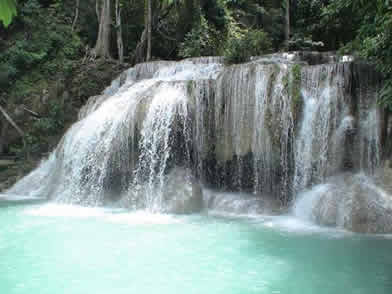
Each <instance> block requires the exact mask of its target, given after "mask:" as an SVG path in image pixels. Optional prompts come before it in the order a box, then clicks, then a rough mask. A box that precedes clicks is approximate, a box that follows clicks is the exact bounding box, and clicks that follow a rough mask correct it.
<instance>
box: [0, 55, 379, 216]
mask: <svg viewBox="0 0 392 294" xmlns="http://www.w3.org/2000/svg"><path fill="white" fill-rule="evenodd" d="M293 56H294V55H293ZM293 56H292V55H287V54H286V55H284V54H283V55H272V56H266V57H262V58H254V60H253V61H251V62H249V63H245V64H240V65H232V66H226V65H224V63H223V59H222V58H221V57H206V58H191V59H186V60H183V61H179V62H174V61H154V62H149V63H143V64H139V65H136V66H134V67H132V68H130V69H128V70H126V71H125V72H123V73H122V74H121V75H120V76H119V77H118V78H117V79H115V80H114V81H113V82H112V83H111V85H110V86H109V87H108V88H106V89H105V91H103V93H102V94H101V95H98V96H95V97H91V98H90V99H89V100H88V101H87V103H86V104H85V105H84V106H83V107H82V109H81V110H80V113H79V119H78V121H77V122H76V123H75V124H74V125H72V127H71V128H70V129H69V130H68V131H67V133H66V134H65V135H64V137H63V138H62V140H61V142H60V143H59V145H58V146H57V147H56V149H55V150H54V151H53V152H52V153H51V155H50V156H49V158H48V159H46V160H44V161H43V162H42V163H41V165H40V166H39V167H38V168H37V169H36V170H34V171H33V172H32V173H30V174H29V175H27V176H26V177H25V178H23V179H22V180H20V181H19V182H18V183H17V184H15V185H14V187H12V188H11V189H10V190H9V191H7V193H11V194H21V195H30V196H40V197H44V198H48V199H52V200H54V201H59V202H65V203H78V204H83V205H90V206H97V205H98V206H99V205H106V204H111V205H121V206H125V207H131V208H134V209H148V210H150V211H153V212H157V211H160V212H162V211H163V212H178V211H180V212H182V213H185V212H192V211H194V209H200V208H201V206H202V205H201V202H200V201H201V199H202V197H201V196H200V195H201V185H204V186H205V187H208V188H211V189H216V190H220V191H223V192H222V193H223V194H220V195H233V194H231V192H241V195H245V194H246V193H250V194H253V195H252V196H251V197H250V198H249V199H250V200H249V201H248V203H261V202H260V201H258V200H257V199H267V198H268V199H276V201H277V202H279V203H280V204H281V205H287V204H288V203H289V202H290V201H291V199H292V198H294V197H297V195H298V198H301V199H303V197H300V195H301V192H303V191H307V189H309V188H310V187H312V186H314V185H317V184H325V183H326V182H327V181H328V179H329V178H330V177H331V176H334V175H336V174H339V173H342V172H348V171H350V172H357V171H361V170H362V171H363V172H364V173H368V174H371V173H372V172H373V171H374V170H375V169H376V168H377V166H378V165H379V164H380V163H381V153H382V148H381V139H380V133H381V131H380V129H381V127H380V124H381V116H382V113H381V111H380V110H379V109H378V108H377V105H376V103H375V97H376V93H377V89H378V87H379V85H378V84H377V81H375V78H372V76H371V74H370V73H369V72H368V70H367V69H364V68H363V67H361V66H360V65H358V64H356V63H355V62H351V61H350V62H342V63H339V62H336V58H328V57H327V56H323V57H322V58H321V57H320V58H317V56H316V55H314V54H313V55H312V59H311V62H309V63H310V64H311V65H309V63H307V62H306V60H305V61H304V60H299V58H300V57H299V55H298V56H297V55H295V56H294V57H293ZM302 57H303V56H302ZM302 57H301V58H302ZM315 60H321V61H323V62H328V63H325V64H314V61H315ZM328 187H329V186H328ZM324 188H325V187H324ZM324 188H323V189H324ZM323 189H321V190H320V191H324V190H325V189H324V190H323ZM316 194H318V195H321V194H323V193H321V192H320V193H316ZM223 197H224V196H219V200H214V201H215V202H216V203H220V204H219V205H221V206H222V207H241V205H234V206H230V205H228V204H227V201H226V200H224V199H223ZM227 197H229V196H227ZM244 197H245V196H244ZM312 197H313V196H312ZM320 197H321V196H320ZM229 198H230V199H234V198H235V197H234V196H230V197H229ZM217 199H218V198H217ZM255 199H256V200H257V201H256V200H255ZM312 201H313V200H312ZM312 201H310V202H309V203H315V202H317V201H316V200H314V201H313V202H312ZM236 202H237V200H236ZM255 205H256V204H255ZM257 205H259V204H257ZM188 206H189V207H188ZM205 206H208V205H205ZM272 206H273V205H272ZM190 207H192V208H190ZM258 210H260V211H262V209H258ZM250 211H251V210H250ZM307 211H309V209H308V210H307Z"/></svg>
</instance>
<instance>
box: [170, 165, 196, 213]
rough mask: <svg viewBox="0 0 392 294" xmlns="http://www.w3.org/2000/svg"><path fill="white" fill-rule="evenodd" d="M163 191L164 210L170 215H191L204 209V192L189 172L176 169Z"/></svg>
mask: <svg viewBox="0 0 392 294" xmlns="http://www.w3.org/2000/svg"><path fill="white" fill-rule="evenodd" d="M164 187H165V188H164V190H163V191H162V193H163V195H162V201H163V205H162V207H163V210H164V211H165V212H168V213H177V214H189V213H195V212H200V211H201V210H202V209H203V192H202V189H201V186H200V184H199V183H198V182H197V181H196V179H195V178H193V176H192V175H191V174H190V171H189V170H186V169H183V168H175V169H173V170H172V171H171V173H170V174H169V175H168V176H167V178H166V181H165V185H164Z"/></svg>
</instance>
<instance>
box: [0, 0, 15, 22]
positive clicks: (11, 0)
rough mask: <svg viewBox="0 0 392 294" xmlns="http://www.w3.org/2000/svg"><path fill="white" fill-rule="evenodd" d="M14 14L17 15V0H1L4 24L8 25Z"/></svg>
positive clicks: (1, 18)
mask: <svg viewBox="0 0 392 294" xmlns="http://www.w3.org/2000/svg"><path fill="white" fill-rule="evenodd" d="M14 16H16V0H1V1H0V21H2V22H3V25H4V26H5V27H8V25H9V24H10V23H11V21H12V18H13V17H14Z"/></svg>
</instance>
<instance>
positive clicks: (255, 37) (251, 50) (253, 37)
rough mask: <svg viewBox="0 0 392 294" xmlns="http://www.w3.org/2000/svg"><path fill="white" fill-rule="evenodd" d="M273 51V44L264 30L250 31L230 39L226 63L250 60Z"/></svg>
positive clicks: (226, 52) (227, 46)
mask: <svg viewBox="0 0 392 294" xmlns="http://www.w3.org/2000/svg"><path fill="white" fill-rule="evenodd" d="M271 50H272V42H271V39H270V38H269V36H268V34H267V33H266V32H264V31H263V30H250V31H247V32H245V33H244V34H243V35H239V36H236V37H231V38H229V40H228V42H227V45H226V49H225V53H224V55H225V61H226V62H227V63H229V64H232V63H241V62H246V61H249V60H250V57H251V56H257V55H262V54H265V53H268V52H270V51H271Z"/></svg>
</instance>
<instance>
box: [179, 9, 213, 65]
mask: <svg viewBox="0 0 392 294" xmlns="http://www.w3.org/2000/svg"><path fill="white" fill-rule="evenodd" d="M216 35H217V32H216V30H215V29H214V28H212V27H210V26H209V24H208V22H207V20H206V19H205V17H204V16H203V15H202V16H201V18H200V23H199V24H198V25H197V26H195V27H194V28H193V29H192V30H191V31H190V32H189V33H187V34H186V35H185V39H184V42H182V43H181V44H180V50H179V53H178V54H179V56H181V57H184V58H186V57H197V56H211V55H214V54H215V52H216V46H215V44H216V43H215V40H214V36H216Z"/></svg>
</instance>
